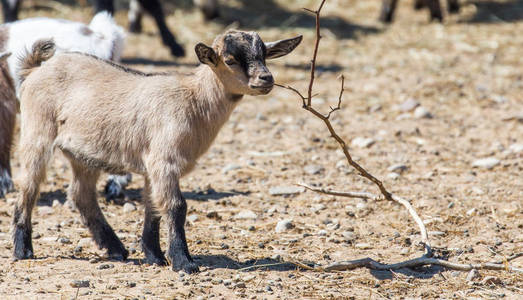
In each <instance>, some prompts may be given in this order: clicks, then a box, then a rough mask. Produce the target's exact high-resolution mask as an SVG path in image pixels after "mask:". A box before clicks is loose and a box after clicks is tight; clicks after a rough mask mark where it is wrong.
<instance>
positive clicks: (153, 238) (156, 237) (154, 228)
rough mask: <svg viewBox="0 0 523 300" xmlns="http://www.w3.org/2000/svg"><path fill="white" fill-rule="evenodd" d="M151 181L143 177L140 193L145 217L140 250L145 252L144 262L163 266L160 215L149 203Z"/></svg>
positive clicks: (164, 263) (165, 263)
mask: <svg viewBox="0 0 523 300" xmlns="http://www.w3.org/2000/svg"><path fill="white" fill-rule="evenodd" d="M150 193H151V183H150V182H149V179H148V178H147V177H146V178H145V188H144V190H143V193H142V198H143V202H144V205H145V218H144V222H143V233H142V250H143V252H144V254H145V263H148V264H151V265H159V266H164V265H167V260H166V259H165V256H164V255H163V252H162V249H161V247H160V220H161V216H159V215H158V212H157V211H156V210H155V209H154V207H153V204H152V203H151V197H150Z"/></svg>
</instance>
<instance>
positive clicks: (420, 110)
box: [414, 106, 432, 119]
mask: <svg viewBox="0 0 523 300" xmlns="http://www.w3.org/2000/svg"><path fill="white" fill-rule="evenodd" d="M414 117H415V118H416V119H430V118H432V114H431V113H430V112H429V111H428V110H427V109H426V108H425V107H423V106H418V107H416V109H415V110H414Z"/></svg>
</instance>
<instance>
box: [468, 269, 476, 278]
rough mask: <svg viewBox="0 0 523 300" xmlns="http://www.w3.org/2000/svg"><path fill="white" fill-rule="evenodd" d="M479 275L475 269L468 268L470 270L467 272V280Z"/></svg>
mask: <svg viewBox="0 0 523 300" xmlns="http://www.w3.org/2000/svg"><path fill="white" fill-rule="evenodd" d="M478 277H479V272H478V270H476V269H472V270H470V272H469V273H468V274H467V281H473V280H474V279H476V278H478Z"/></svg>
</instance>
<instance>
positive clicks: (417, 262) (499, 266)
mask: <svg viewBox="0 0 523 300" xmlns="http://www.w3.org/2000/svg"><path fill="white" fill-rule="evenodd" d="M325 2H326V0H322V1H321V3H320V5H319V7H318V9H317V10H311V9H305V10H306V11H308V12H310V13H313V14H314V15H315V20H316V40H315V44H314V52H313V56H312V60H311V71H310V79H309V85H308V89H307V96H304V95H303V94H302V93H301V92H300V91H299V90H297V89H296V88H294V87H292V86H284V85H280V84H276V85H277V86H279V87H282V88H285V89H288V90H290V91H293V92H294V93H296V95H298V97H300V99H301V101H302V104H303V108H304V109H305V110H307V111H309V112H310V113H312V114H313V115H314V116H315V117H317V118H319V119H320V120H322V121H323V122H324V124H325V126H326V127H327V129H328V131H329V133H330V135H331V136H332V137H333V138H334V139H335V140H336V142H337V143H338V145H339V146H340V148H341V149H342V151H343V153H344V155H345V157H346V159H347V162H348V164H349V165H350V166H352V167H353V168H355V169H356V170H358V172H359V175H360V176H363V177H365V178H367V179H368V180H370V181H371V182H373V183H374V184H375V185H376V186H377V187H378V189H379V191H380V193H381V195H374V194H372V193H367V192H341V191H329V190H325V189H321V188H314V187H311V186H309V185H306V184H303V183H300V184H298V185H300V186H303V187H305V188H306V189H309V190H311V191H314V192H318V193H323V194H328V195H334V196H340V197H348V198H361V199H370V200H375V201H378V200H382V199H387V200H389V201H394V202H396V203H399V204H401V205H403V206H404V207H405V208H406V209H407V211H408V212H409V214H410V215H411V217H412V218H413V219H414V220H415V222H416V223H417V225H418V227H419V229H420V235H421V241H422V243H423V244H424V246H425V254H424V255H423V256H421V257H419V258H415V259H411V260H407V261H404V262H399V263H394V264H383V263H380V262H377V261H375V260H373V259H371V258H363V259H357V260H350V261H342V262H336V263H333V264H330V265H328V266H324V267H316V268H314V270H321V271H345V270H352V269H356V268H361V267H366V268H369V269H375V270H398V269H402V268H413V267H421V266H427V265H439V266H442V267H444V268H447V269H452V270H458V271H469V270H472V269H478V270H482V269H483V270H506V271H512V272H521V273H523V269H520V268H515V267H511V266H509V265H508V262H509V261H510V260H512V259H515V258H518V257H520V256H523V253H517V254H514V255H512V256H511V257H508V258H506V259H505V260H504V261H502V262H495V263H477V264H460V263H452V262H449V261H446V260H443V259H439V258H434V257H432V256H433V253H432V249H431V247H430V243H429V239H428V234H427V229H426V227H425V225H424V224H423V221H422V220H421V218H420V217H419V215H418V214H417V212H416V210H415V209H414V208H413V207H412V205H411V204H410V202H409V201H407V200H405V199H403V198H401V197H399V196H396V195H393V194H392V193H391V192H389V191H388V190H387V189H386V188H385V186H384V185H383V183H382V182H381V181H380V180H379V179H377V178H376V177H374V176H373V175H372V174H370V173H369V172H367V170H365V168H363V167H362V166H361V165H359V164H358V163H357V162H355V161H354V160H353V159H352V156H351V154H350V152H349V149H348V146H347V143H346V142H345V141H344V140H343V139H342V138H341V137H340V136H339V135H338V133H337V132H336V130H335V129H334V128H333V126H332V124H331V122H330V117H331V114H332V113H334V112H335V111H337V110H339V109H340V108H341V102H342V97H343V91H344V89H345V87H344V84H345V77H343V75H342V76H340V78H341V88H340V93H339V97H338V103H337V106H336V107H330V111H329V112H328V113H327V114H323V113H321V112H319V111H318V110H316V109H315V108H314V107H312V104H311V101H312V97H313V96H314V95H313V94H312V91H313V86H314V79H315V69H316V58H317V56H318V48H319V43H320V39H321V34H320V12H321V9H322V8H323V5H324V4H325ZM291 263H294V264H295V265H296V266H298V267H300V268H304V269H312V268H311V267H308V266H307V265H305V264H301V263H297V262H293V261H291Z"/></svg>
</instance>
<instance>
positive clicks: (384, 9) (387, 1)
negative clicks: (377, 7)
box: [380, 0, 398, 23]
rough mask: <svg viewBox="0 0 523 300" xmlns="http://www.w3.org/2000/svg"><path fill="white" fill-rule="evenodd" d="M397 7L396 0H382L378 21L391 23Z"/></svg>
mask: <svg viewBox="0 0 523 300" xmlns="http://www.w3.org/2000/svg"><path fill="white" fill-rule="evenodd" d="M397 5H398V0H383V1H382V4H381V14H380V21H381V22H384V23H391V22H392V20H393V19H394V11H395V10H396V6H397Z"/></svg>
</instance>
